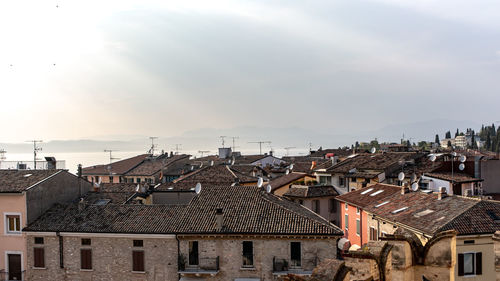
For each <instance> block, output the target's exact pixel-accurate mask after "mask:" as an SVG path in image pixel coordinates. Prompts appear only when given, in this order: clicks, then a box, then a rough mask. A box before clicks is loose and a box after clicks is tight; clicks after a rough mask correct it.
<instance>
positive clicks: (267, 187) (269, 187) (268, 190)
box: [266, 184, 271, 193]
mask: <svg viewBox="0 0 500 281" xmlns="http://www.w3.org/2000/svg"><path fill="white" fill-rule="evenodd" d="M266 192H267V193H271V185H270V184H268V185H266Z"/></svg>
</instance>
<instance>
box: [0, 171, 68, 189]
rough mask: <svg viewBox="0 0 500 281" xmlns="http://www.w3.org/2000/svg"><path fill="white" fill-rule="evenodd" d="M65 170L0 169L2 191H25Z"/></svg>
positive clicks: (0, 187)
mask: <svg viewBox="0 0 500 281" xmlns="http://www.w3.org/2000/svg"><path fill="white" fill-rule="evenodd" d="M62 171H64V170H0V192H23V191H26V190H27V189H28V188H29V187H31V186H32V185H34V184H37V183H39V182H41V181H43V180H46V179H48V178H49V177H51V176H54V175H55V174H57V173H60V172H62Z"/></svg>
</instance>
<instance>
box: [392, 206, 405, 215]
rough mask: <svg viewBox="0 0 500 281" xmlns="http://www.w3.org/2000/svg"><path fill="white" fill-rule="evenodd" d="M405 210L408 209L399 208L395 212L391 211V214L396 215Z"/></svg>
mask: <svg viewBox="0 0 500 281" xmlns="http://www.w3.org/2000/svg"><path fill="white" fill-rule="evenodd" d="M406 209H408V207H403V208H399V209H397V210H394V211H392V212H391V213H393V214H397V213H400V212H402V211H404V210H406Z"/></svg>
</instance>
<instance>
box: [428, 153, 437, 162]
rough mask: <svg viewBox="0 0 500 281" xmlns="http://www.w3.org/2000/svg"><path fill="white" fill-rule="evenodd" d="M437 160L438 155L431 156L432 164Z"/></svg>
mask: <svg viewBox="0 0 500 281" xmlns="http://www.w3.org/2000/svg"><path fill="white" fill-rule="evenodd" d="M436 158H437V157H436V155H434V154H432V155H431V158H430V160H431V161H432V162H434V161H436Z"/></svg>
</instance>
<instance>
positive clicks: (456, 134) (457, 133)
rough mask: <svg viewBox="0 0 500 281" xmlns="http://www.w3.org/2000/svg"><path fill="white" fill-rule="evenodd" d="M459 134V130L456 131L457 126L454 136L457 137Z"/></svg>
mask: <svg viewBox="0 0 500 281" xmlns="http://www.w3.org/2000/svg"><path fill="white" fill-rule="evenodd" d="M459 134H460V132H459V131H458V128H457V132H456V133H455V137H458V135H459Z"/></svg>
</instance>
